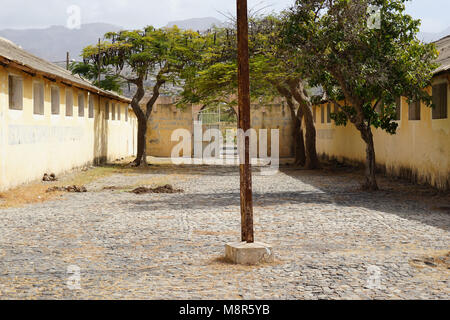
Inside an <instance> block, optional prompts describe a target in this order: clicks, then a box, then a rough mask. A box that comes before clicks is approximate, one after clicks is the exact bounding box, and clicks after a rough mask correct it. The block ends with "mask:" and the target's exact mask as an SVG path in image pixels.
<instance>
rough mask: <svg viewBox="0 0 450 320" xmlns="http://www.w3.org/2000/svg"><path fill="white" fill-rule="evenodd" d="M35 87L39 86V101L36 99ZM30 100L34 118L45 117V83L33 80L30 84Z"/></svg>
mask: <svg viewBox="0 0 450 320" xmlns="http://www.w3.org/2000/svg"><path fill="white" fill-rule="evenodd" d="M36 86H39V89H41V90H39V91H41V94H42V95H41V96H39V97H38V98H39V100H40V101H37V99H36V94H37V91H36ZM31 90H32V94H31V96H32V98H33V115H35V116H44V115H45V83H44V82H43V81H41V80H33V82H32V89H31ZM38 102H39V103H40V105H37V103H38Z"/></svg>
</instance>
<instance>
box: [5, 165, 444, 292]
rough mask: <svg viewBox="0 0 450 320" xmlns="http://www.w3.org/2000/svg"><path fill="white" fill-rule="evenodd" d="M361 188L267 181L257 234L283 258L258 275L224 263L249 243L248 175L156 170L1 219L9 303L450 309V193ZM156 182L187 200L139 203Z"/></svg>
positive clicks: (354, 178)
mask: <svg viewBox="0 0 450 320" xmlns="http://www.w3.org/2000/svg"><path fill="white" fill-rule="evenodd" d="M358 178H359V176H358V175H354V174H351V173H345V172H341V173H336V172H334V173H333V172H331V173H329V172H328V173H326V172H322V171H320V172H308V171H298V170H289V169H286V170H283V171H282V172H280V173H278V174H276V175H275V176H261V175H259V174H257V173H255V177H254V193H255V195H254V197H255V227H256V237H257V240H258V241H263V242H267V243H270V244H272V245H273V246H274V248H275V250H276V262H275V263H273V264H270V265H264V266H259V267H246V266H235V265H229V264H226V263H225V262H223V260H221V256H222V255H223V253H224V245H225V243H227V242H235V241H236V240H238V239H239V230H240V227H239V223H240V213H239V176H238V170H237V169H236V168H227V167H195V168H194V167H187V166H179V167H172V166H156V167H153V168H152V169H150V170H149V172H148V173H146V174H139V175H137V174H136V175H114V176H110V177H108V178H103V179H101V180H98V181H97V182H95V183H92V184H91V185H88V186H87V187H88V190H89V192H88V193H85V194H68V195H66V196H64V198H62V199H61V200H57V201H52V202H46V203H42V204H36V205H31V206H27V207H24V208H17V209H6V210H2V211H0V216H1V219H0V299H11V298H26V299H92V298H93V299H105V298H107V299H449V298H450V289H449V287H450V286H449V283H450V282H449V278H450V269H449V260H448V256H447V260H446V262H445V258H444V263H441V264H438V263H436V264H435V263H430V262H429V261H430V260H426V258H432V257H445V256H446V255H447V254H448V252H449V251H450V231H449V229H450V214H449V211H448V206H450V203H449V202H448V199H449V197H448V195H445V194H444V195H442V194H436V193H434V192H433V191H432V190H430V189H427V188H420V187H415V186H412V185H407V184H404V183H399V182H389V181H387V180H383V179H380V180H381V185H382V187H383V189H384V190H385V191H381V192H377V193H365V192H361V191H359V189H358ZM149 181H156V183H164V182H167V183H172V184H173V185H174V187H176V188H182V189H184V190H185V192H184V193H182V194H147V195H135V194H132V193H129V192H127V190H128V189H129V188H130V187H131V186H136V185H145V184H146V183H148V184H149V185H150V184H151V183H150V182H149ZM108 186H116V187H120V188H121V189H122V190H115V191H111V190H103V188H104V187H108ZM426 261H428V262H426ZM71 266H76V267H75V269H73V268H74V267H71ZM76 268H79V270H80V278H79V279H80V281H79V282H78V281H77V277H76V273H75V274H74V273H72V272H73V271H74V270H75V271H76V270H77V269H76ZM78 285H79V287H78Z"/></svg>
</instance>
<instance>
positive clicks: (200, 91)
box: [183, 15, 320, 169]
mask: <svg viewBox="0 0 450 320" xmlns="http://www.w3.org/2000/svg"><path fill="white" fill-rule="evenodd" d="M232 24H233V23H230V25H232ZM249 25H250V26H249V47H250V48H249V50H250V52H249V54H250V73H251V96H252V99H253V100H257V101H260V102H262V101H272V100H273V99H274V98H275V97H280V96H281V97H283V98H285V100H286V102H287V105H288V107H289V109H290V112H291V116H292V122H293V132H292V136H293V139H294V145H295V157H296V164H298V165H302V166H303V165H305V166H306V167H307V168H309V169H315V168H318V167H319V166H320V164H319V161H318V157H317V152H316V132H315V126H314V121H313V116H312V104H311V103H310V97H309V96H308V94H307V92H306V91H305V92H302V93H300V92H299V87H300V83H301V82H303V81H305V80H304V78H305V73H304V72H305V68H304V67H303V64H302V63H301V58H299V54H298V50H296V52H295V53H293V52H292V51H288V50H287V49H290V47H286V46H283V45H282V41H280V38H279V37H280V31H281V28H280V27H281V25H282V17H281V16H276V15H268V16H252V17H251V18H250V20H249ZM234 30H235V28H233V27H223V28H215V29H213V30H211V31H210V32H209V34H208V35H207V38H208V39H209V40H208V50H207V51H206V52H205V54H204V56H203V59H202V62H201V63H200V64H199V65H198V66H197V67H198V70H197V72H195V73H193V74H192V75H191V77H190V79H187V81H186V84H187V85H186V86H185V90H184V92H183V97H184V99H185V100H186V101H188V102H191V103H200V102H201V103H203V104H206V105H208V104H215V103H223V102H226V103H228V104H235V100H234V97H235V96H236V90H237V65H236V61H237V51H236V34H235V31H234ZM306 86H307V85H306V84H303V85H302V87H306ZM295 101H297V103H298V104H299V106H296V104H295ZM302 121H305V123H306V136H305V138H306V151H305V143H304V138H303V129H302Z"/></svg>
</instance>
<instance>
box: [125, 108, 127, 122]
mask: <svg viewBox="0 0 450 320" xmlns="http://www.w3.org/2000/svg"><path fill="white" fill-rule="evenodd" d="M125 122H128V107H125Z"/></svg>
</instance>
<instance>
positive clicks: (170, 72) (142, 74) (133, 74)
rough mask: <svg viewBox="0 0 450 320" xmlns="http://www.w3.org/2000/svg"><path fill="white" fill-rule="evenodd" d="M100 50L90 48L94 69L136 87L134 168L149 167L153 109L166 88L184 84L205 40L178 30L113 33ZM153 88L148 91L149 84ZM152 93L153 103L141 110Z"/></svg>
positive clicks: (88, 58) (88, 54) (87, 57)
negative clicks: (106, 70) (147, 139)
mask: <svg viewBox="0 0 450 320" xmlns="http://www.w3.org/2000/svg"><path fill="white" fill-rule="evenodd" d="M105 38H106V39H107V40H106V41H104V42H102V43H100V45H99V46H97V45H95V46H94V45H93V46H89V47H86V48H85V49H84V51H83V57H84V59H85V60H86V62H87V63H89V64H91V65H94V66H95V65H98V64H99V62H100V61H101V65H102V66H103V67H104V68H107V69H108V72H110V73H113V74H114V76H117V77H119V78H121V79H123V80H124V81H126V82H128V83H129V84H132V85H134V86H135V87H136V92H135V94H134V96H133V99H132V102H131V107H132V108H133V111H134V113H135V114H136V117H137V120H138V139H137V142H138V143H137V145H138V150H137V157H136V159H135V160H134V162H133V165H134V166H146V165H147V152H146V145H147V143H146V136H147V128H148V121H149V118H150V115H151V113H152V110H153V106H154V104H155V102H156V101H157V99H158V97H159V96H160V94H161V90H163V86H164V85H166V84H172V86H173V87H178V86H180V85H182V84H183V81H182V79H183V78H184V77H185V73H189V72H190V71H189V70H190V68H191V67H192V66H193V65H194V63H195V61H196V60H197V59H198V57H199V55H200V54H201V52H202V49H203V38H202V37H201V36H200V35H199V34H198V33H197V32H192V31H182V30H180V29H178V28H177V27H173V28H162V29H156V28H154V27H151V26H149V27H147V28H145V29H144V30H134V31H120V32H111V33H107V34H106V35H105ZM147 82H150V83H151V85H150V87H149V88H147V86H146V83H147ZM147 91H148V94H149V99H148V102H146V105H145V106H141V103H142V102H143V98H144V96H145V95H146V93H147Z"/></svg>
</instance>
